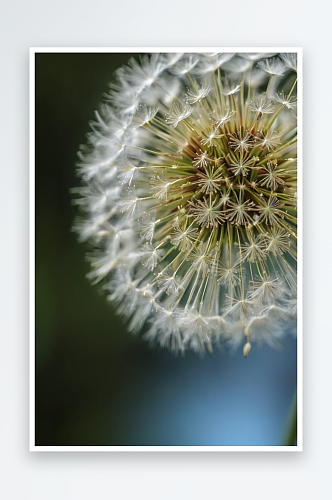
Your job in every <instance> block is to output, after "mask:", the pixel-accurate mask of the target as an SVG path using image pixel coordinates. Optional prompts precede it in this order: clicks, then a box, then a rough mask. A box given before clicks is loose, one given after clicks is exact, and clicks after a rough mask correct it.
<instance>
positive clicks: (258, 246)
mask: <svg viewBox="0 0 332 500" xmlns="http://www.w3.org/2000/svg"><path fill="white" fill-rule="evenodd" d="M247 238H248V241H246V242H245V243H244V244H243V245H240V251H239V257H240V259H241V260H249V261H250V262H255V261H257V260H258V261H260V260H264V259H265V256H266V243H265V238H264V236H263V235H261V234H260V235H258V236H257V237H254V236H253V235H252V233H250V232H248V233H247Z"/></svg>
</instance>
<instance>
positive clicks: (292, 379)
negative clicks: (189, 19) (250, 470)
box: [35, 53, 296, 446]
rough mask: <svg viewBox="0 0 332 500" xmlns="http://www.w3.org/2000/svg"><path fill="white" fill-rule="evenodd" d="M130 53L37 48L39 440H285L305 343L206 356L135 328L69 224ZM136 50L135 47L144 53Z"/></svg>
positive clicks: (291, 340) (202, 442) (116, 442)
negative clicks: (97, 129)
mask: <svg viewBox="0 0 332 500" xmlns="http://www.w3.org/2000/svg"><path fill="white" fill-rule="evenodd" d="M130 56H132V54H98V53H95V54H94V53H89V54H84V53H76V54H75V53H73V54H71V53H63V54H61V53H59V54H56V53H52V54H46V53H39V54H36V402H35V404H36V421H35V422H36V443H35V444H36V445H39V446H51V445H53V446H70V445H151V446H158V445H160V446H161V445H188V446H190V445H211V446H213V445H225V446H227V445H233V446H238V445H242V446H245V445H251V446H255V445H279V444H281V441H282V436H283V432H284V425H285V420H286V416H287V412H288V408H289V406H290V404H291V401H292V397H293V393H294V389H295V387H296V341H295V339H294V338H293V337H290V336H288V337H286V338H285V341H284V343H283V349H281V350H273V349H271V348H269V347H263V348H261V349H253V350H252V351H251V353H250V355H249V356H248V358H247V359H244V358H243V356H242V353H241V352H238V353H236V354H235V355H230V354H229V353H227V352H224V351H222V350H216V351H215V353H214V354H213V355H207V356H206V357H205V358H203V359H200V358H199V357H197V356H196V355H195V354H191V353H188V354H186V356H185V357H181V356H177V357H175V356H174V355H173V354H172V353H170V352H168V351H164V350H162V349H160V348H154V349H152V348H150V346H149V344H148V343H147V342H145V341H143V340H142V339H141V338H140V337H137V336H136V337H135V336H132V335H130V334H129V333H128V332H126V328H125V326H124V324H123V323H122V321H121V319H120V318H118V317H117V316H116V314H115V312H114V310H113V309H112V306H111V304H109V303H108V302H107V301H106V299H105V296H103V295H102V294H101V292H100V290H99V289H98V287H92V286H91V285H90V284H89V282H88V280H87V279H86V278H85V275H86V273H87V272H88V270H89V265H88V263H87V262H86V261H85V252H86V250H87V245H84V244H78V242H77V240H76V236H75V234H74V233H72V232H71V227H72V224H73V220H74V216H75V208H74V207H73V206H72V205H71V195H70V193H69V189H70V188H71V187H74V186H77V185H78V179H77V178H76V177H75V162H76V160H77V156H76V152H77V150H78V146H79V144H81V143H84V142H85V134H86V133H87V132H88V131H89V127H88V122H89V120H91V119H93V112H94V110H95V109H96V108H97V105H98V103H99V102H100V100H101V96H102V93H103V92H105V91H107V83H108V82H109V81H111V79H112V76H113V74H114V71H115V70H116V69H117V68H118V67H119V66H121V65H122V64H125V63H126V62H127V61H128V59H129V57H130ZM135 57H137V55H136V56H135Z"/></svg>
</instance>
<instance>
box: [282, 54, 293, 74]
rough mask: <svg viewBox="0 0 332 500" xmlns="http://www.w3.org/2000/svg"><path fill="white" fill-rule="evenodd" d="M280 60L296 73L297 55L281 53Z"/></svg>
mask: <svg viewBox="0 0 332 500" xmlns="http://www.w3.org/2000/svg"><path fill="white" fill-rule="evenodd" d="M280 57H281V59H282V60H283V61H284V63H285V64H286V66H288V67H289V68H290V69H293V70H294V71H297V54H293V53H281V54H280Z"/></svg>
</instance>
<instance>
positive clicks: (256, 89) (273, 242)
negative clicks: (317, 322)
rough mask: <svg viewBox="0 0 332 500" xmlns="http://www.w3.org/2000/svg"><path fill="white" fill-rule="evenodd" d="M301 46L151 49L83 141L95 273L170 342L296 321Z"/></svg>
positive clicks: (80, 196) (207, 342) (266, 337)
mask: <svg viewBox="0 0 332 500" xmlns="http://www.w3.org/2000/svg"><path fill="white" fill-rule="evenodd" d="M296 83H297V72H296V54H291V53H286V54H250V53H246V54H231V53H221V54H219V53H216V54H152V55H146V54H145V55H142V56H141V57H140V60H139V62H137V60H135V59H131V60H130V61H129V63H128V65H127V66H125V67H123V68H120V69H119V70H118V71H117V74H116V78H115V80H114V82H113V83H111V84H110V90H109V92H108V93H107V94H105V96H104V102H103V104H102V105H101V107H100V110H99V111H96V118H95V120H94V121H93V122H92V123H91V124H90V126H91V130H92V131H91V132H90V133H89V134H88V144H87V145H86V146H83V147H81V150H80V152H79V156H80V163H79V166H78V172H79V175H80V176H81V178H82V184H83V185H82V187H80V188H77V189H75V190H73V191H75V193H76V194H77V196H76V198H75V201H74V203H76V204H78V205H79V206H80V208H81V210H82V215H81V216H79V217H78V218H77V221H76V224H75V230H76V231H78V233H79V235H80V239H81V240H89V241H90V244H91V245H92V246H93V251H92V253H91V255H90V256H89V259H90V261H91V272H90V273H89V277H90V278H91V279H92V280H93V282H94V283H97V282H99V281H102V280H103V283H104V288H105V289H106V290H107V292H108V295H109V299H110V300H111V301H113V302H115V303H116V305H117V307H118V310H119V311H120V313H122V314H123V315H124V316H126V317H127V318H128V324H129V328H130V330H132V331H139V330H140V329H141V328H142V327H143V325H145V326H144V331H145V338H147V339H150V340H153V341H157V342H159V343H160V344H161V345H162V346H167V347H169V348H170V349H172V350H174V351H179V350H181V351H182V350H185V349H193V350H194V351H198V352H200V353H202V352H204V351H205V349H206V348H208V350H210V351H211V350H212V346H213V344H214V343H215V342H218V341H225V342H226V343H228V344H230V345H231V346H235V347H236V346H238V345H241V344H242V345H243V346H244V355H245V356H247V354H248V353H249V350H250V348H251V343H252V342H253V341H254V342H261V341H264V342H267V343H269V344H270V345H275V344H276V343H278V340H279V339H280V338H281V337H282V336H283V334H284V333H285V332H286V331H288V330H289V328H287V325H288V324H289V323H290V322H291V321H293V323H294V321H295V319H296V215H297V209H296V191H297V164H296V156H297V154H296V152H297V146H296V138H297V132H296V113H295V112H296Z"/></svg>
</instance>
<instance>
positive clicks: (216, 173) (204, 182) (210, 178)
mask: <svg viewBox="0 0 332 500" xmlns="http://www.w3.org/2000/svg"><path fill="white" fill-rule="evenodd" d="M197 177H198V179H199V180H198V181H197V184H198V185H199V186H200V188H201V191H202V193H204V194H210V193H216V192H217V191H218V190H219V188H220V185H221V183H223V182H225V179H224V175H223V168H222V167H219V168H217V170H214V169H213V168H208V169H206V170H205V171H204V172H198V174H197Z"/></svg>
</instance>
